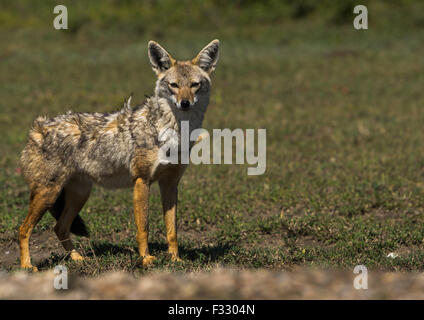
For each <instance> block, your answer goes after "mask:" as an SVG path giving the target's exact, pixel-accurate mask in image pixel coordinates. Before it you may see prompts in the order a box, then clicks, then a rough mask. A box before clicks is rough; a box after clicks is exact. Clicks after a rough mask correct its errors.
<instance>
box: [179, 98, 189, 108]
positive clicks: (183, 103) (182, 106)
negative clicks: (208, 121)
mask: <svg viewBox="0 0 424 320" xmlns="http://www.w3.org/2000/svg"><path fill="white" fill-rule="evenodd" d="M188 108H190V101H188V100H181V109H184V110H187V109H188Z"/></svg>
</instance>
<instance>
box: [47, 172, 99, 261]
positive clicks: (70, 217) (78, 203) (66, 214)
mask: <svg viewBox="0 0 424 320" xmlns="http://www.w3.org/2000/svg"><path fill="white" fill-rule="evenodd" d="M90 192H91V184H90V183H82V182H77V181H75V180H71V181H70V182H69V183H68V184H67V185H66V186H65V188H64V198H65V206H64V209H63V212H62V213H61V214H60V218H59V220H58V221H57V223H56V226H55V227H54V231H55V233H56V235H57V237H58V238H59V241H60V243H61V244H62V246H63V248H65V250H66V251H67V252H69V253H70V256H71V259H72V260H75V261H80V260H83V257H82V256H81V255H80V254H79V252H78V251H76V250H75V247H74V244H73V243H72V240H71V238H70V233H71V225H72V222H73V221H74V219H75V217H76V216H77V215H78V213H79V212H80V211H81V209H82V207H83V206H84V204H85V203H86V202H87V200H88V197H89V196H90Z"/></svg>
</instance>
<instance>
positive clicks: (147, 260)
mask: <svg viewBox="0 0 424 320" xmlns="http://www.w3.org/2000/svg"><path fill="white" fill-rule="evenodd" d="M155 259H156V257H155V256H145V257H144V258H143V266H145V267H146V266H149V265H151V264H152V263H153V261H155Z"/></svg>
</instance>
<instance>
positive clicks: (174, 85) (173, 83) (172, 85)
mask: <svg viewBox="0 0 424 320" xmlns="http://www.w3.org/2000/svg"><path fill="white" fill-rule="evenodd" d="M169 85H170V86H171V88H178V84H176V83H175V82H171V83H170V84H169Z"/></svg>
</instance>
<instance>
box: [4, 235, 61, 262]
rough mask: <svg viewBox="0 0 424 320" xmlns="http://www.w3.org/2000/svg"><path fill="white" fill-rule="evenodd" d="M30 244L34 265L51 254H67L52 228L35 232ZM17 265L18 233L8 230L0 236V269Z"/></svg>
mask: <svg viewBox="0 0 424 320" xmlns="http://www.w3.org/2000/svg"><path fill="white" fill-rule="evenodd" d="M29 246H30V251H31V260H32V262H33V263H34V265H38V264H39V263H40V262H42V261H44V260H46V259H48V258H49V257H50V255H51V254H65V252H64V250H63V248H62V246H61V245H60V243H59V241H58V239H57V237H56V235H55V234H54V232H53V231H51V230H45V231H41V232H34V233H33V234H32V236H31V239H30V245H29ZM17 267H19V244H18V235H17V233H13V232H7V233H5V234H3V235H2V236H1V237H0V270H2V269H3V270H11V269H13V268H17Z"/></svg>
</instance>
